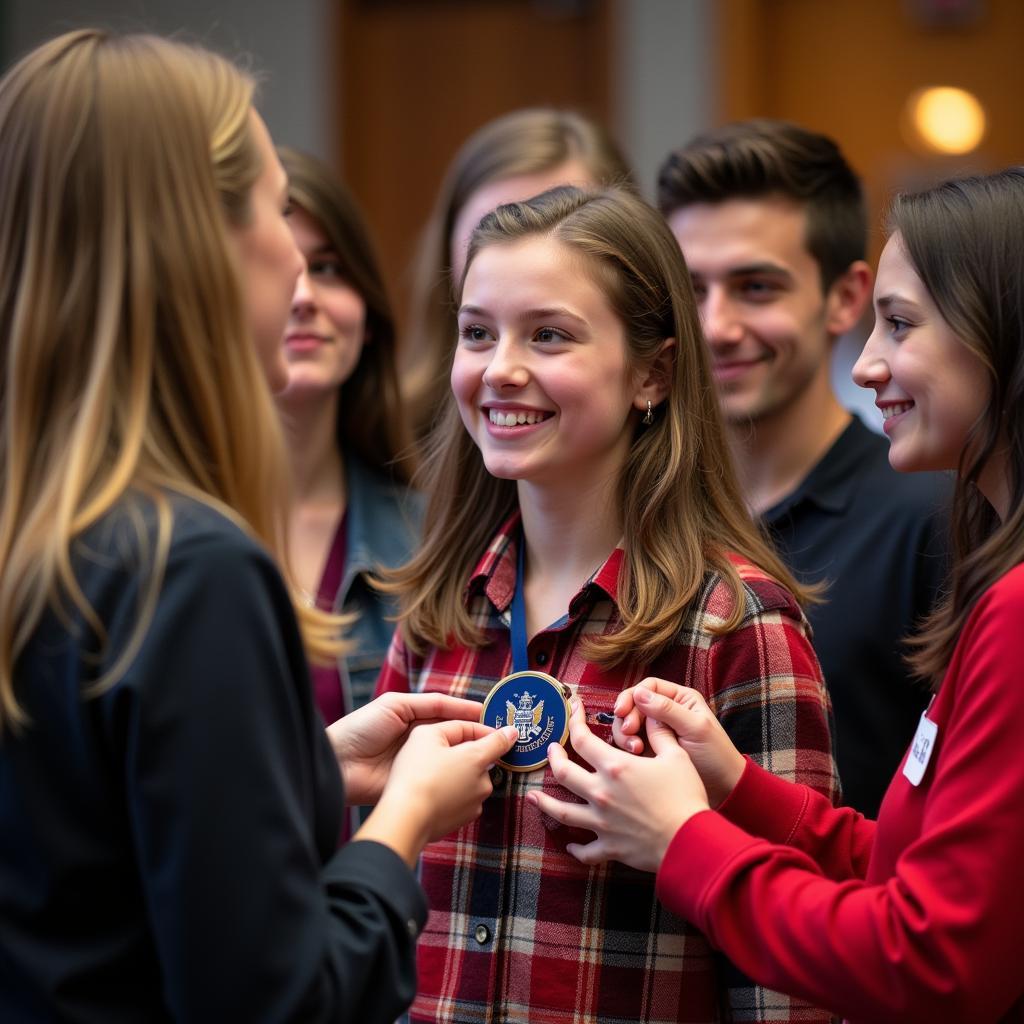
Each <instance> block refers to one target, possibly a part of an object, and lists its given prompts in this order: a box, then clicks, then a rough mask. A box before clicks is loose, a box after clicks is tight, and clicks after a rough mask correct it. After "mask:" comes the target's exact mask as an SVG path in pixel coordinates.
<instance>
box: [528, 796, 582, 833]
mask: <svg viewBox="0 0 1024 1024" xmlns="http://www.w3.org/2000/svg"><path fill="white" fill-rule="evenodd" d="M526 800H527V802H528V803H531V804H533V805H534V807H536V808H538V809H539V810H540V811H542V812H543V813H544V814H546V815H548V817H550V818H554V819H555V821H557V822H558V823H559V824H561V825H568V826H569V827H570V828H585V829H589V830H590V831H591V832H593V831H594V826H595V822H594V820H593V819H594V812H593V811H592V810H591V808H590V807H589V805H587V804H570V803H566V802H565V801H564V800H556V799H555V798H554V797H553V796H549V795H548V794H547V793H536V792H531V793H528V794H527V795H526Z"/></svg>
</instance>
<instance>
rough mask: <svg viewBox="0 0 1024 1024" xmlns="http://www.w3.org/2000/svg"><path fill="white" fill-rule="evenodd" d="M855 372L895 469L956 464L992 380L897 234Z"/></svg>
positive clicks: (883, 263) (881, 266) (884, 261)
mask: <svg viewBox="0 0 1024 1024" xmlns="http://www.w3.org/2000/svg"><path fill="white" fill-rule="evenodd" d="M853 379H854V380H855V381H856V382H857V383H858V384H859V385H860V386H861V387H865V388H874V390H875V395H876V398H875V404H876V405H877V406H878V408H879V409H880V410H881V411H882V417H883V420H884V424H883V427H884V430H885V433H886V435H887V436H888V438H889V462H890V464H891V465H892V467H893V468H894V469H898V470H901V471H902V472H905V473H908V472H918V471H921V470H940V469H956V468H957V466H958V465H959V463H960V456H961V454H962V453H963V451H964V447H965V445H966V443H967V440H968V433H969V431H970V428H971V427H972V426H973V424H974V423H975V422H977V421H978V419H979V418H980V417H981V416H982V414H983V413H984V411H985V408H986V406H987V405H988V400H989V395H990V393H991V384H990V381H989V376H988V372H987V370H986V368H985V365H984V364H983V363H982V361H981V359H980V358H979V357H978V356H977V355H976V354H975V353H974V352H972V351H971V349H970V348H968V346H967V345H965V344H964V343H963V342H962V341H961V340H960V339H959V338H958V337H957V336H956V334H954V333H953V330H952V329H951V328H950V326H949V324H948V323H947V322H946V321H945V320H943V319H942V317H941V315H940V314H939V311H938V309H937V308H936V306H935V303H934V302H933V301H932V298H931V296H930V295H929V294H928V291H927V289H926V288H925V286H924V283H923V282H922V281H921V278H920V277H918V275H917V271H916V270H915V269H914V266H913V264H912V263H911V262H910V260H909V258H908V257H907V254H906V252H905V251H904V249H903V246H902V244H901V241H900V237H899V235H893V236H892V237H891V238H890V239H889V241H888V243H887V244H886V246H885V249H884V250H883V252H882V257H881V259H880V260H879V263H878V277H877V279H876V282H875V327H874V330H873V331H872V332H871V336H870V337H869V338H868V340H867V342H866V343H865V345H864V350H863V352H862V353H861V356H860V358H859V359H858V360H857V363H856V365H855V366H854V368H853Z"/></svg>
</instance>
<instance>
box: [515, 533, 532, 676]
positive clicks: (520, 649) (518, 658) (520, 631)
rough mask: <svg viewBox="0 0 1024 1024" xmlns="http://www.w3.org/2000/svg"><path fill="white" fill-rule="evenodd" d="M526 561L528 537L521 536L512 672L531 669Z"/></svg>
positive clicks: (517, 562)
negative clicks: (524, 589)
mask: <svg viewBox="0 0 1024 1024" xmlns="http://www.w3.org/2000/svg"><path fill="white" fill-rule="evenodd" d="M525 561H526V537H525V536H523V535H522V534H520V537H519V556H518V558H517V559H516V590H515V593H514V594H513V595H512V671H513V672H525V671H526V670H527V669H528V668H529V667H530V659H529V655H528V654H527V652H526V598H525V597H524V596H523V564H524V562H525Z"/></svg>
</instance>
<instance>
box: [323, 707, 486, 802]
mask: <svg viewBox="0 0 1024 1024" xmlns="http://www.w3.org/2000/svg"><path fill="white" fill-rule="evenodd" d="M479 720H480V704H479V703H478V702H477V701H475V700H462V699H461V698H459V697H449V696H447V695H445V694H441V693H385V694H382V695H381V696H380V697H378V698H377V699H376V700H372V701H370V703H369V704H366V705H365V706H364V707H361V708H360V709H359V710H358V711H353V712H352V714H350V715H346V716H345V717H344V718H339V719H338V721H337V722H334V723H333V724H332V725H329V726H328V727H327V738H328V739H329V740H330V741H331V746H332V747H333V748H334V756H335V757H336V758H337V759H338V767H339V768H340V769H341V775H342V778H343V779H344V780H345V799H346V801H347V802H348V803H350V804H375V803H376V802H377V801H378V799H380V795H381V793H382V792H383V790H384V786H385V784H386V783H387V781H388V775H389V774H390V772H391V765H392V763H393V762H394V759H395V755H396V754H397V753H398V751H399V750H400V749H401V748H402V745H403V744H404V743H405V741H406V738H407V737H408V736H409V732H410V730H411V729H412V728H413V727H414V726H418V725H424V724H427V723H430V722H445V721H462V722H478V721H479Z"/></svg>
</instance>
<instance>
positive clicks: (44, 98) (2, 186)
mask: <svg viewBox="0 0 1024 1024" xmlns="http://www.w3.org/2000/svg"><path fill="white" fill-rule="evenodd" d="M252 93H253V83H252V81H251V80H250V79H249V78H248V77H246V76H244V75H243V74H241V73H240V72H239V71H238V70H237V69H236V68H235V67H234V66H233V65H232V64H230V63H229V62H228V61H225V60H224V59H222V58H220V57H218V56H216V55H214V54H212V53H209V52H207V51H205V50H202V49H200V48H197V47H190V46H185V45H182V44H178V43H172V42H169V41H167V40H163V39H159V38H156V37H153V36H146V35H136V36H124V37H117V36H112V35H110V34H108V33H105V32H101V31H95V30H89V29H86V30H80V31H75V32H69V33H67V34H66V35H63V36H60V37H59V38H57V39H54V40H52V41H50V42H48V43H45V44H44V45H42V46H40V47H39V48H38V49H36V50H35V51H33V52H32V53H30V54H29V55H28V56H26V57H25V58H23V59H22V60H21V61H20V62H19V63H18V64H16V65H15V66H14V67H13V68H12V69H11V70H10V71H9V72H8V73H7V74H6V75H5V76H4V78H3V80H2V81H0V139H2V140H3V144H2V145H0V359H2V369H0V416H2V419H0V730H2V729H3V728H4V727H8V726H9V727H12V728H16V727H18V726H20V725H23V724H24V723H25V715H24V711H23V710H22V709H21V707H20V706H19V704H18V701H17V699H16V694H15V692H14V664H15V662H16V660H17V658H18V654H19V652H20V651H21V650H22V649H23V648H24V646H25V644H26V643H27V642H28V640H29V638H30V636H31V634H32V632H33V630H34V629H35V627H36V625H37V624H38V622H39V620H40V618H41V616H42V614H43V612H44V610H45V608H46V607H47V605H50V606H53V607H56V608H58V609H61V608H64V609H66V608H67V607H68V606H69V604H70V606H73V607H75V608H77V609H78V611H79V612H80V614H81V615H82V616H83V618H84V620H85V622H86V623H87V625H88V627H89V629H91V630H92V631H93V632H94V633H95V634H96V637H97V638H98V639H99V640H100V641H101V642H102V641H104V639H105V635H106V634H105V628H104V624H103V623H102V622H101V621H99V619H98V617H97V616H96V614H95V612H94V611H93V609H92V608H91V607H90V606H89V604H88V602H87V600H86V598H85V596H84V594H83V593H82V591H81V589H80V588H79V586H78V583H77V581H76V578H75V573H74V569H73V564H72V554H71V548H72V544H73V541H74V539H75V538H76V537H78V536H79V535H81V533H82V532H83V531H84V530H86V529H87V528H88V527H90V526H91V525H92V524H94V523H96V522H97V520H99V519H100V518H101V517H103V516H104V515H105V514H106V513H107V512H109V511H110V510H111V509H112V508H113V507H114V506H115V505H116V504H117V503H119V502H120V501H122V500H123V499H124V498H125V497H126V496H128V495H129V494H141V495H145V496H146V498H147V500H149V501H150V502H151V503H152V505H153V507H154V508H155V511H156V529H155V535H154V536H153V537H152V538H149V536H148V535H146V534H145V532H144V528H143V526H142V525H141V523H140V524H139V529H140V531H142V532H140V537H139V540H140V546H141V548H142V553H143V555H144V556H145V557H146V559H147V563H146V564H145V565H144V566H143V570H142V571H144V573H145V585H144V586H143V587H142V592H143V593H142V597H141V599H140V606H139V616H138V621H137V626H136V628H135V630H134V633H133V636H132V639H131V641H130V642H129V643H128V644H127V645H126V649H125V650H123V651H120V652H114V655H115V657H114V660H113V666H112V667H111V668H110V670H109V671H108V672H107V673H106V674H105V676H104V677H103V678H102V679H100V680H99V681H98V682H97V683H96V685H95V687H94V688H93V689H94V690H98V689H102V688H103V687H104V686H107V685H110V684H112V683H113V682H115V681H116V680H117V679H118V678H119V677H120V675H121V674H122V673H123V672H124V670H125V669H126V667H127V666H128V664H129V663H130V661H131V659H132V658H133V657H134V654H135V653H136V651H137V650H138V646H139V644H140V643H141V641H142V638H143V636H144V634H145V630H146V627H147V626H148V623H149V621H150V619H151V616H152V613H153V609H154V607H155V604H156V600H157V597H158V595H159V592H160V586H161V581H162V573H163V568H164V565H165V562H166V556H167V552H168V547H169V544H170V536H171V527H172V519H173V516H172V507H171V501H170V498H169V492H172V493H184V494H187V495H190V496H192V497H194V498H197V499H199V500H201V501H204V502H206V503H208V504H211V505H214V506H216V507H217V508H218V509H219V510H221V511H222V512H224V513H225V514H227V515H230V516H232V517H233V518H235V519H236V520H237V521H239V522H240V523H241V524H242V525H243V526H245V527H246V528H247V529H249V530H250V531H251V532H252V533H253V534H254V535H255V536H256V537H257V538H258V539H259V540H261V541H262V542H263V543H264V544H265V545H266V546H267V547H268V548H269V549H270V551H271V553H272V554H274V555H276V556H278V559H279V561H280V562H281V563H282V564H283V553H284V542H283V524H284V521H285V513H286V503H287V500H288V496H287V486H286V483H285V481H286V471H285V465H286V464H285V460H284V448H283V441H282V439H281V436H280V433H279V430H278V428H277V417H276V415H275V413H274V408H273V405H272V402H271V398H270V393H269V390H268V388H267V384H266V380H265V378H264V376H263V373H262V371H261V369H260V364H259V361H258V358H257V355H256V351H255V348H254V344H253V341H252V339H251V338H250V336H249V331H248V327H247V322H248V321H247V316H246V310H245V308H244V304H243V291H242V288H241V283H240V280H239V275H238V268H237V260H236V250H235V248H234V247H233V245H232V241H231V238H230V235H229V232H230V229H231V228H232V227H241V226H244V225H245V224H246V223H247V220H248V218H249V216H250V204H249V197H250V191H251V188H252V185H253V183H254V182H255V180H256V178H257V177H258V175H259V173H260V161H259V155H258V150H257V148H256V144H255V141H254V139H253V133H252V131H251V118H252ZM297 612H298V614H299V618H300V623H301V624H302V626H303V629H304V634H305V637H306V640H307V643H308V645H309V648H310V651H311V653H313V654H317V655H321V654H322V655H326V654H327V653H329V652H333V651H334V650H336V649H337V646H338V645H337V642H336V639H335V637H334V634H335V632H336V629H337V622H336V620H334V619H332V618H331V617H329V616H325V615H324V614H323V613H317V612H315V611H313V610H310V609H305V608H303V607H302V606H301V604H300V603H299V604H297Z"/></svg>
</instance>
